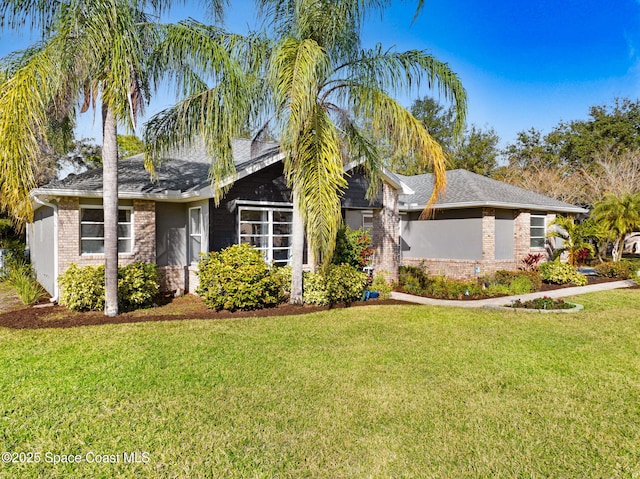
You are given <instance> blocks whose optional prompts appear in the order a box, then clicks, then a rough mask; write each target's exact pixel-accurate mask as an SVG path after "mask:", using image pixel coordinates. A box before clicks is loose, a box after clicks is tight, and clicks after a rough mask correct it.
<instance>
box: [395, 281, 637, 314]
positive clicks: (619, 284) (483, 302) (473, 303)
mask: <svg viewBox="0 0 640 479" xmlns="http://www.w3.org/2000/svg"><path fill="white" fill-rule="evenodd" d="M635 284H636V283H635V282H634V281H633V280H630V279H626V280H624V281H612V282H610V283H598V284H590V285H587V286H575V287H571V288H561V289H554V290H553V291H538V292H537V293H528V294H520V295H517V296H501V297H499V298H489V299H478V300H469V301H460V300H448V299H433V298H424V297H422V296H414V295H412V294H406V293H397V292H395V291H393V292H392V293H391V298H392V299H397V300H400V301H407V302H409V303H416V304H428V305H432V306H456V307H459V308H483V307H485V306H505V305H507V304H510V303H511V302H512V301H515V300H517V299H519V300H521V301H528V300H530V299H535V298H541V297H543V296H546V297H548V298H566V297H567V296H574V295H576V294H585V293H595V292H597V291H608V290H610V289H618V288H629V287H631V286H634V285H635Z"/></svg>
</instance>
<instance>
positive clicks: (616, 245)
mask: <svg viewBox="0 0 640 479" xmlns="http://www.w3.org/2000/svg"><path fill="white" fill-rule="evenodd" d="M623 250H624V236H622V237H620V238H618V239H616V240H615V241H614V242H613V250H612V251H611V257H612V259H613V261H620V258H622V251H623Z"/></svg>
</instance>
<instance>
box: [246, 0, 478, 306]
mask: <svg viewBox="0 0 640 479" xmlns="http://www.w3.org/2000/svg"><path fill="white" fill-rule="evenodd" d="M259 3H260V6H261V10H262V12H263V14H265V16H266V17H267V18H268V20H269V21H270V24H271V27H272V29H273V31H274V32H275V35H276V40H275V44H274V46H273V48H272V53H271V57H270V61H269V71H268V74H269V80H270V85H271V88H272V92H273V96H274V101H275V118H276V123H277V132H278V133H277V136H279V138H280V141H281V150H282V152H283V153H284V155H285V160H284V166H285V174H286V177H287V180H288V183H289V186H290V187H291V189H292V190H293V192H294V195H293V196H294V217H295V216H296V209H299V212H300V215H301V218H302V219H303V221H304V224H305V226H306V231H307V238H308V246H309V249H310V250H311V253H312V254H313V256H314V257H315V258H317V259H318V260H320V261H321V262H322V263H324V264H326V263H327V262H328V261H330V260H331V255H332V252H333V249H334V247H335V239H336V233H337V230H338V228H339V225H340V222H341V209H340V196H341V194H342V191H343V190H344V188H345V187H346V181H345V178H344V177H345V171H344V165H345V163H346V162H347V161H349V160H350V159H358V160H359V161H361V162H362V166H363V167H364V169H365V172H366V173H367V175H368V176H369V179H370V185H371V187H370V188H369V191H368V196H369V197H373V196H374V195H375V193H376V191H377V188H378V187H379V173H380V171H381V166H382V164H381V154H380V150H379V148H378V145H380V144H386V145H391V146H392V147H393V149H394V152H395V154H396V155H403V156H412V157H415V158H417V159H418V162H419V163H421V164H423V165H426V164H430V165H431V167H432V170H433V172H434V178H435V182H434V186H435V187H434V191H433V195H432V197H431V200H430V201H429V205H428V206H430V205H431V204H433V202H434V201H435V200H436V198H437V197H438V196H439V194H440V193H441V192H442V191H443V188H444V186H445V181H446V179H445V156H444V154H443V151H442V148H441V147H440V145H438V143H437V142H436V141H435V140H434V139H433V138H432V137H431V136H430V135H429V133H428V131H427V130H426V128H425V127H424V126H423V125H422V123H421V122H420V121H419V120H418V119H416V118H415V117H414V116H413V115H412V114H411V113H410V112H409V111H408V110H407V109H406V108H404V107H402V106H401V105H400V104H399V103H398V102H397V101H396V100H395V99H394V98H393V97H392V94H394V93H397V92H409V91H411V90H412V89H413V88H414V87H416V86H419V85H420V82H421V81H426V82H427V85H428V86H429V87H434V86H437V87H438V88H439V91H440V93H441V94H443V95H444V96H445V98H447V99H448V100H450V101H452V102H453V103H454V104H455V110H456V120H455V129H456V132H457V134H460V133H461V131H462V129H463V127H464V124H465V116H466V93H465V91H464V88H463V87H462V84H461V83H460V81H459V79H458V77H457V76H456V75H455V74H454V73H453V72H452V71H451V69H450V68H449V67H448V66H447V65H446V64H444V63H442V62H440V61H438V60H437V59H436V58H434V57H433V56H431V55H430V54H428V53H427V52H425V51H418V50H411V51H407V52H402V53H398V52H394V51H390V50H384V49H383V48H382V47H381V46H377V47H375V48H372V49H364V48H362V47H361V42H360V27H361V24H362V21H363V20H364V17H365V14H366V13H372V12H373V11H378V10H382V9H383V8H384V7H385V6H386V5H388V4H389V3H390V2H389V1H384V0H368V1H362V0H337V1H329V0H286V1H276V0H261V1H260V2H259ZM421 6H422V2H420V3H419V8H420V7H421ZM302 244H303V238H301V237H298V238H294V247H293V253H292V254H293V258H292V263H293V268H294V269H293V280H292V290H291V301H292V302H301V300H302V297H301V296H302V288H301V285H302V268H301V265H302Z"/></svg>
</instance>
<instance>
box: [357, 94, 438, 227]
mask: <svg viewBox="0 0 640 479" xmlns="http://www.w3.org/2000/svg"><path fill="white" fill-rule="evenodd" d="M351 93H352V101H353V103H354V111H355V112H356V115H357V116H359V117H362V118H369V119H370V120H371V127H372V130H373V134H374V135H376V136H377V137H378V138H382V139H385V140H386V141H388V142H389V144H390V145H392V146H393V147H394V149H395V154H398V155H404V156H411V157H413V158H416V159H417V160H418V161H419V162H420V164H422V165H423V166H427V165H429V166H430V167H431V168H432V171H433V178H434V181H433V193H432V194H431V197H430V198H429V201H428V202H427V205H426V207H425V210H424V211H423V213H422V217H423V218H424V217H426V216H428V215H429V210H430V208H431V207H432V206H433V205H434V204H435V202H436V201H437V199H438V197H439V196H440V195H441V194H442V193H443V192H444V189H445V187H446V182H447V179H446V162H447V160H446V156H445V154H444V151H443V150H442V147H441V146H440V145H439V144H438V142H437V141H435V140H434V139H433V137H432V136H431V135H430V134H429V132H428V131H427V129H426V128H425V126H424V125H423V124H422V122H420V120H418V119H417V118H415V117H414V116H413V115H412V114H411V112H409V111H408V110H407V109H406V108H404V107H403V106H402V105H400V104H399V103H398V102H397V101H396V100H394V99H393V98H391V97H390V96H388V95H387V94H386V93H384V92H383V91H380V90H378V89H375V88H353V87H352V88H351Z"/></svg>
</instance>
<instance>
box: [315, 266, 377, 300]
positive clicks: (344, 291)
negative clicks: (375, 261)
mask: <svg viewBox="0 0 640 479" xmlns="http://www.w3.org/2000/svg"><path fill="white" fill-rule="evenodd" d="M366 283H367V275H366V274H365V273H363V272H361V271H359V270H358V269H357V268H356V267H354V266H351V265H349V264H339V265H335V264H332V265H329V266H328V267H327V268H326V270H325V271H320V272H318V273H306V274H305V276H304V302H305V303H311V304H317V305H319V306H324V305H327V304H331V305H333V304H336V303H346V304H350V303H352V302H354V301H358V300H359V299H360V298H361V297H362V291H363V290H364V288H365V285H366Z"/></svg>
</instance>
